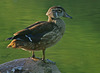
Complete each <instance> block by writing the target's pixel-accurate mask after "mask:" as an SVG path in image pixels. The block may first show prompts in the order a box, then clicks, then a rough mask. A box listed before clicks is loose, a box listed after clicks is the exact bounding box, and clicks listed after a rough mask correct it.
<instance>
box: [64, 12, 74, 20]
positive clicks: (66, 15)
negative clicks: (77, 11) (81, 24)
mask: <svg viewBox="0 0 100 73" xmlns="http://www.w3.org/2000/svg"><path fill="white" fill-rule="evenodd" d="M64 17H68V18H71V19H72V17H71V16H69V15H68V14H67V13H65V15H64Z"/></svg>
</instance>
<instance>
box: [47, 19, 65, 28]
mask: <svg viewBox="0 0 100 73" xmlns="http://www.w3.org/2000/svg"><path fill="white" fill-rule="evenodd" d="M48 22H54V23H55V24H57V25H58V26H59V27H65V23H64V21H63V20H62V19H60V18H51V17H48Z"/></svg>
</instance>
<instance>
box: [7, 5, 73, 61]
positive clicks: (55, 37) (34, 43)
mask: <svg viewBox="0 0 100 73" xmlns="http://www.w3.org/2000/svg"><path fill="white" fill-rule="evenodd" d="M46 15H47V16H48V21H39V22H36V23H34V24H32V25H30V26H28V27H27V28H25V29H23V30H20V31H18V32H16V33H15V34H14V36H13V37H10V38H8V39H7V40H12V41H11V43H10V44H9V45H8V46H7V48H9V47H12V48H22V49H24V50H28V51H32V58H33V60H37V59H36V58H35V54H34V51H38V50H42V52H43V57H42V60H43V61H45V50H46V48H48V47H51V46H53V45H55V44H56V43H57V42H58V41H59V40H60V39H61V38H62V36H63V34H64V31H65V23H64V21H63V20H62V19H61V17H68V18H72V17H71V16H69V15H68V14H67V13H66V12H65V10H64V9H63V8H62V7H60V6H53V7H51V8H49V10H48V11H47V13H46Z"/></svg>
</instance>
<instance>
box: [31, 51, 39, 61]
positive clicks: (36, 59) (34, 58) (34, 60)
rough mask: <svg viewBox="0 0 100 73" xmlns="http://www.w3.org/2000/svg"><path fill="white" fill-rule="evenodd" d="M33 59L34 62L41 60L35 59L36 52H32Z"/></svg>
mask: <svg viewBox="0 0 100 73" xmlns="http://www.w3.org/2000/svg"><path fill="white" fill-rule="evenodd" d="M32 59H33V60H34V61H38V60H39V59H38V58H35V54H34V51H32Z"/></svg>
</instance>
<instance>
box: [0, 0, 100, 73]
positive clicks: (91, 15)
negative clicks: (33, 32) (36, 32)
mask: <svg viewBox="0 0 100 73" xmlns="http://www.w3.org/2000/svg"><path fill="white" fill-rule="evenodd" d="M58 5H60V6H62V7H63V8H64V9H65V10H66V12H67V13H68V14H69V15H70V16H72V17H73V19H69V18H62V19H63V20H64V21H65V23H66V31H65V34H64V36H63V38H62V39H61V40H60V42H58V43H57V44H56V45H55V46H53V47H50V48H48V49H47V50H46V58H47V59H50V60H52V61H54V62H56V65H57V66H58V68H59V70H60V71H61V72H62V73H100V0H0V64H2V63H5V62H8V61H11V60H14V59H19V58H27V57H30V56H31V53H30V52H25V51H23V50H21V49H19V50H18V49H10V48H6V46H7V45H8V44H9V43H10V41H5V39H6V38H8V37H11V36H12V35H13V33H15V32H17V31H18V30H21V29H24V28H25V27H27V26H29V25H30V24H33V23H35V22H36V21H44V20H47V16H46V15H45V14H46V12H47V10H48V8H49V7H52V6H58ZM36 56H38V57H41V56H42V52H41V51H37V52H36Z"/></svg>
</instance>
